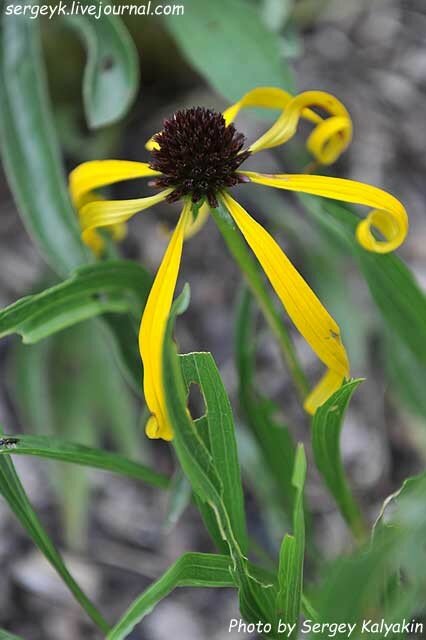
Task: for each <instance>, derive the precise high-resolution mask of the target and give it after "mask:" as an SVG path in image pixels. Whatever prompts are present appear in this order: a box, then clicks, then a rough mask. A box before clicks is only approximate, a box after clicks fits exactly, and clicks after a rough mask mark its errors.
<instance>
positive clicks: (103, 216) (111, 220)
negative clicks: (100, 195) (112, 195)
mask: <svg viewBox="0 0 426 640" xmlns="http://www.w3.org/2000/svg"><path fill="white" fill-rule="evenodd" d="M172 191H173V189H165V190H164V191H160V193H156V194H155V195H154V196H148V197H146V198H135V199H133V200H96V201H94V202H89V204H86V205H84V207H83V208H82V209H81V210H80V224H81V228H82V238H83V241H84V242H88V240H90V239H91V238H92V236H93V230H94V229H99V227H110V226H112V225H121V224H123V223H124V222H127V220H129V219H130V218H131V217H132V216H134V215H135V213H138V212H139V211H143V210H144V209H148V208H149V207H153V206H154V205H155V204H158V203H159V202H162V201H163V200H165V199H166V198H167V196H168V195H169V193H171V192H172Z"/></svg>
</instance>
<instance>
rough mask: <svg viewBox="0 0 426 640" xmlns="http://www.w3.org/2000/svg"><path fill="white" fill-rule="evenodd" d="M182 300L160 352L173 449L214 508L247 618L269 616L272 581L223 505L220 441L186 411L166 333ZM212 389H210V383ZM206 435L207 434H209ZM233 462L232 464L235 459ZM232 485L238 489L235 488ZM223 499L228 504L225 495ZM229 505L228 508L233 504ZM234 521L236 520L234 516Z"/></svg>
mask: <svg viewBox="0 0 426 640" xmlns="http://www.w3.org/2000/svg"><path fill="white" fill-rule="evenodd" d="M187 302H188V294H187V292H184V294H183V295H182V296H181V297H180V298H178V299H177V300H176V302H175V305H174V308H173V310H172V315H171V319H170V321H169V325H168V330H167V337H166V341H165V347H164V355H163V358H164V361H163V362H164V365H163V366H164V375H165V390H166V401H167V409H168V415H169V419H170V421H171V424H172V426H173V429H174V441H173V443H174V447H175V451H176V454H177V456H178V459H179V462H180V464H181V466H182V469H183V471H184V473H185V474H186V476H187V477H188V480H189V482H190V483H191V486H192V489H193V491H194V493H195V494H196V495H197V498H198V499H199V500H200V501H201V502H203V503H205V504H206V505H208V507H209V508H210V510H211V511H212V512H213V514H214V517H215V521H216V522H215V524H216V527H217V529H218V531H219V533H220V535H221V537H222V539H223V541H224V542H225V543H226V546H227V550H228V555H229V558H230V565H231V566H232V573H233V576H234V579H235V581H236V583H237V585H238V588H239V595H240V607H241V612H242V614H243V615H244V616H245V617H246V618H247V619H248V620H252V621H258V620H268V619H271V616H272V614H273V593H274V588H273V585H272V584H265V583H263V582H260V581H258V580H257V579H256V578H254V577H253V575H252V573H251V571H250V569H249V566H248V563H247V559H246V557H245V555H244V553H243V551H242V549H243V546H242V545H244V544H245V540H244V539H241V538H237V533H236V531H234V529H233V523H232V520H231V517H232V516H231V514H230V512H229V510H228V505H227V504H225V497H224V485H223V482H222V479H221V477H220V474H219V471H218V464H219V465H220V461H219V460H218V459H217V453H218V451H219V454H220V455H223V452H222V449H221V446H220V444H219V446H218V445H217V444H216V445H214V446H213V445H212V444H211V443H209V444H210V447H208V446H207V445H206V443H205V442H204V440H203V438H202V437H201V436H200V434H199V432H198V429H197V425H196V424H195V423H194V422H193V421H192V419H191V417H190V416H189V414H188V412H187V410H186V389H185V384H184V380H183V376H182V372H181V368H180V361H179V359H178V357H177V354H176V349H175V345H174V343H173V342H172V340H171V332H172V329H173V324H174V319H175V316H176V314H178V313H180V312H182V310H183V308H185V306H186V305H187ZM212 393H214V387H213V389H212ZM204 395H205V397H206V398H207V397H209V393H208V391H207V392H206V388H205V383H204ZM207 415H208V413H207ZM229 428H230V423H228V424H226V423H225V422H224V421H220V422H219V424H216V429H221V430H224V429H229ZM209 435H210V437H211V434H209ZM215 437H218V442H219V443H220V441H223V434H220V435H219V436H215ZM231 442H232V441H231ZM231 446H232V444H231ZM235 464H237V461H236V460H235ZM233 475H234V477H238V469H235V470H234V472H233ZM236 489H237V491H238V492H239V489H238V487H236ZM227 501H228V504H229V498H228V500H227ZM231 505H232V506H233V504H232V502H231ZM233 520H234V521H235V518H233ZM240 530H241V527H240ZM215 534H216V530H215V531H213V533H212V535H213V538H214V537H215Z"/></svg>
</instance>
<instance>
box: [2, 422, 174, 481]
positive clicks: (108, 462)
mask: <svg viewBox="0 0 426 640" xmlns="http://www.w3.org/2000/svg"><path fill="white" fill-rule="evenodd" d="M9 437H10V438H12V440H13V444H12V445H5V446H2V445H1V444H0V456H9V455H10V454H13V455H24V456H39V457H41V458H46V459H49V460H61V461H62V462H68V463H71V464H77V465H82V466H85V467H90V468H92V469H102V470H104V471H111V472H112V473H118V474H119V475H122V476H126V477H128V478H133V479H134V480H140V481H142V482H146V483H147V484H149V485H151V486H153V487H160V488H162V489H166V488H167V487H168V486H169V479H168V478H167V477H166V476H164V475H162V474H161V473H157V472H156V471H152V470H151V469H149V468H148V467H146V466H144V465H143V464H141V463H140V462H136V461H134V460H130V459H129V458H125V457H124V456H121V455H119V454H117V453H112V452H110V451H105V450H103V449H96V448H94V447H86V446H84V445H81V444H75V443H74V442H64V441H63V440H61V439H60V438H56V437H54V436H28V435H25V434H18V435H16V436H15V435H14V436H2V438H9ZM15 440H16V442H15Z"/></svg>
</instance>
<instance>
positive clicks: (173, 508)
mask: <svg viewBox="0 0 426 640" xmlns="http://www.w3.org/2000/svg"><path fill="white" fill-rule="evenodd" d="M169 489H170V490H169V499H168V506H167V515H166V517H165V518H164V525H163V527H164V530H165V531H166V533H170V532H171V531H172V530H173V529H174V527H175V525H176V524H177V523H178V522H179V520H180V518H181V517H182V514H183V513H184V511H185V509H186V508H187V507H188V505H189V504H190V503H191V498H192V490H191V485H190V484H189V482H188V480H187V478H186V476H185V475H184V474H183V473H182V471H181V469H177V470H176V472H175V474H174V476H173V478H172V481H171V483H170V487H169Z"/></svg>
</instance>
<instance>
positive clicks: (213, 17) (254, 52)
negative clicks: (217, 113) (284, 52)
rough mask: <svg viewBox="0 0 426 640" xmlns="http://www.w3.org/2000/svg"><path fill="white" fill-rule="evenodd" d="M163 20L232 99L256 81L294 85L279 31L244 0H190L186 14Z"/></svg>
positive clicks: (285, 86)
mask: <svg viewBox="0 0 426 640" xmlns="http://www.w3.org/2000/svg"><path fill="white" fill-rule="evenodd" d="M164 22H165V25H166V27H167V29H168V30H169V31H170V33H171V34H172V36H173V37H174V38H175V39H176V41H177V43H178V45H179V47H180V48H181V50H182V51H183V53H184V55H185V56H186V58H187V59H188V61H189V62H190V64H191V65H192V66H193V67H194V68H195V69H197V71H198V72H199V73H200V74H201V75H202V76H203V77H204V78H205V79H206V80H207V81H208V82H209V83H210V84H211V85H212V87H213V88H214V89H216V91H218V92H219V93H221V94H222V95H223V96H224V97H225V98H226V99H227V100H230V101H231V102H234V101H236V100H239V99H240V98H241V96H242V95H243V94H244V93H246V92H247V91H249V90H250V89H253V88H254V87H257V86H269V85H271V86H276V87H282V88H283V89H287V90H289V91H291V90H292V89H293V81H292V77H291V73H290V70H289V68H288V66H287V64H286V62H285V60H283V59H282V56H281V43H280V38H279V35H278V34H276V33H273V32H271V31H268V29H267V28H266V27H265V26H264V25H263V24H262V21H261V19H260V15H259V12H258V11H257V10H256V8H255V7H253V6H251V5H250V4H249V3H247V2H244V0H214V2H211V1H210V0H186V1H185V14H184V15H183V16H170V17H169V18H165V19H164Z"/></svg>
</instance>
